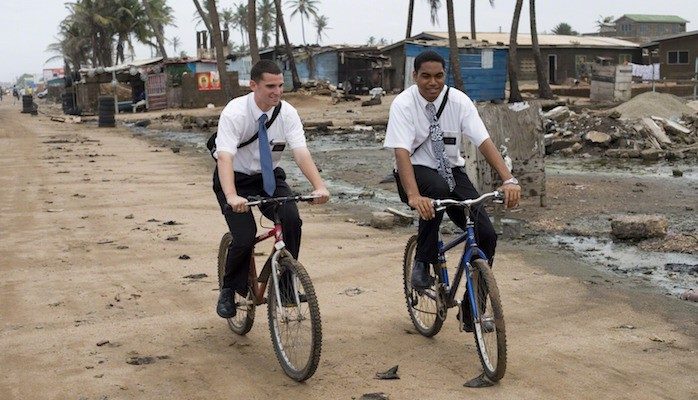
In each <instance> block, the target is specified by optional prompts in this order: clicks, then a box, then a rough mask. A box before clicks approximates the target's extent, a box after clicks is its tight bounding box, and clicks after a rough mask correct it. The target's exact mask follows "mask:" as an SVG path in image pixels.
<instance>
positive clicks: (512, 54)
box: [508, 0, 523, 103]
mask: <svg viewBox="0 0 698 400" xmlns="http://www.w3.org/2000/svg"><path fill="white" fill-rule="evenodd" d="M522 6H523V0H516V6H515V7H514V18H513V19H512V21H511V32H510V33H509V66H508V67H509V68H508V69H509V103H518V102H520V101H523V98H522V97H521V92H519V77H518V68H519V60H518V58H517V57H516V37H517V36H518V34H519V19H520V18H521V7H522Z"/></svg>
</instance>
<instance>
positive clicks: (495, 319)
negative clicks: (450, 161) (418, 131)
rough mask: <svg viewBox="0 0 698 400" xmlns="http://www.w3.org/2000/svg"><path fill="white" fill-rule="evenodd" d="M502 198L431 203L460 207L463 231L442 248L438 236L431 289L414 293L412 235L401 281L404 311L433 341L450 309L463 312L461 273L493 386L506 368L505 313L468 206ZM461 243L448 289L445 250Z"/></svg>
mask: <svg viewBox="0 0 698 400" xmlns="http://www.w3.org/2000/svg"><path fill="white" fill-rule="evenodd" d="M502 197H503V195H502V193H501V192H497V191H494V192H491V193H486V194H483V195H482V196H480V197H478V198H477V199H474V200H463V201H458V200H452V199H444V200H433V201H432V204H433V205H434V208H435V209H436V211H442V210H445V209H446V208H447V207H451V206H455V207H463V208H464V209H465V211H466V213H465V215H466V230H465V232H464V233H462V234H460V235H458V236H457V237H456V238H455V239H453V240H452V241H450V242H448V243H446V244H444V242H443V240H442V239H441V237H439V242H438V246H439V251H438V254H439V261H438V264H436V265H434V266H433V271H430V275H431V282H433V284H432V285H431V286H430V287H429V288H427V289H424V290H419V291H418V290H416V289H413V288H412V284H411V277H412V268H413V266H414V264H413V263H414V255H415V251H416V247H417V235H413V236H412V237H410V238H409V240H408V241H407V246H406V247H405V254H404V259H403V282H404V289H405V300H406V303H407V311H408V312H409V314H410V319H411V320H412V323H413V324H414V327H415V328H416V329H417V331H418V332H419V333H420V334H421V335H423V336H426V337H432V336H434V335H436V334H437V333H439V331H440V330H441V327H442V326H443V323H444V320H445V319H446V314H447V310H448V308H451V307H455V306H458V307H459V310H461V308H460V306H461V301H460V300H456V292H457V291H458V287H459V284H460V281H461V279H462V277H463V275H464V274H465V286H466V290H467V293H468V303H469V304H468V305H467V306H469V307H470V311H471V315H472V323H473V325H474V326H473V328H474V329H473V333H474V335H475V344H476V347H477V349H478V355H479V357H480V362H481V363H482V366H483V369H484V373H485V375H486V376H487V378H489V379H490V380H491V381H493V382H496V381H498V380H500V379H502V377H503V376H504V372H505V370H506V363H507V353H506V351H507V348H506V331H505V326H504V314H503V312H502V304H501V301H500V299H499V289H498V288H497V282H496V281H495V279H494V275H493V274H492V270H491V269H490V266H489V264H488V262H487V257H486V256H485V254H484V253H483V252H482V250H480V249H479V248H478V245H477V242H476V241H475V228H474V226H475V224H474V222H473V221H472V220H471V218H470V207H472V206H474V205H477V204H479V203H481V202H483V201H485V200H488V199H494V200H495V201H498V202H501V201H502ZM463 242H465V246H464V249H463V255H462V256H461V258H460V261H459V263H458V266H457V267H456V274H455V278H454V280H453V284H452V285H451V284H450V282H449V277H448V266H447V264H446V252H447V251H449V250H451V249H453V248H454V247H456V246H457V245H459V244H461V243H463ZM476 294H477V295H476ZM462 314H463V313H462V312H460V311H459V313H458V321H459V330H462V329H463V323H464V322H465V321H463V316H462Z"/></svg>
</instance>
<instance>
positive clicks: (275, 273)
mask: <svg viewBox="0 0 698 400" xmlns="http://www.w3.org/2000/svg"><path fill="white" fill-rule="evenodd" d="M284 247H286V245H285V244H284V242H283V241H278V242H276V243H275V244H274V248H275V249H276V251H275V252H274V255H273V256H272V259H271V279H272V283H273V285H274V295H275V297H276V304H277V305H278V308H279V309H280V310H281V320H282V321H284V322H289V321H290V320H291V319H290V318H289V316H288V312H287V311H286V308H287V307H284V305H283V303H282V302H281V290H280V285H279V257H280V256H281V250H282V249H283V248H284ZM289 273H290V272H289ZM287 290H291V291H292V293H293V297H294V299H295V304H296V308H297V309H298V313H297V315H298V317H297V318H296V320H297V321H299V322H300V321H302V320H303V319H304V318H305V317H303V315H302V313H301V302H300V296H299V294H298V289H297V286H296V279H295V277H294V276H291V287H290V288H287Z"/></svg>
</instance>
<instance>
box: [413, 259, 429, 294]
mask: <svg viewBox="0 0 698 400" xmlns="http://www.w3.org/2000/svg"><path fill="white" fill-rule="evenodd" d="M411 283H412V288H413V289H415V290H423V289H426V288H428V287H429V286H431V285H432V284H433V283H434V278H433V277H431V276H430V275H429V264H427V263H425V262H422V261H415V262H414V266H413V267H412V278H411Z"/></svg>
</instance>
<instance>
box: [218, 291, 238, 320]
mask: <svg viewBox="0 0 698 400" xmlns="http://www.w3.org/2000/svg"><path fill="white" fill-rule="evenodd" d="M234 297H235V290H233V289H231V288H222V289H221V293H220V295H219V296H218V305H217V306H216V312H217V313H218V315H219V316H220V317H221V318H233V317H234V316H235V314H237V311H238V310H237V308H236V307H235V302H234V301H233V299H234Z"/></svg>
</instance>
